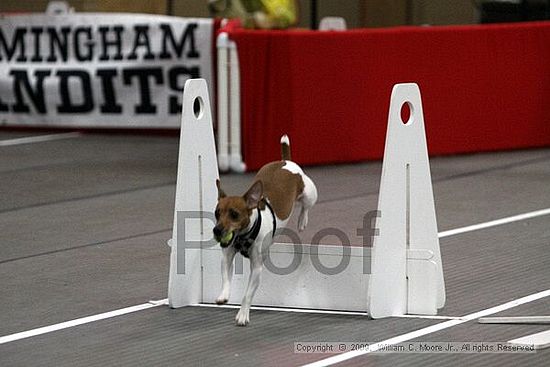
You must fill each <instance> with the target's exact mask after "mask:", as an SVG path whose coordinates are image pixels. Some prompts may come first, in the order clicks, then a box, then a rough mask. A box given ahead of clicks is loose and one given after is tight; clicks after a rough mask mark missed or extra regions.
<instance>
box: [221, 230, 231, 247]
mask: <svg viewBox="0 0 550 367" xmlns="http://www.w3.org/2000/svg"><path fill="white" fill-rule="evenodd" d="M232 239H233V232H227V234H226V235H225V236H223V237H222V238H221V239H220V243H223V244H226V243H229V241H231V240H232Z"/></svg>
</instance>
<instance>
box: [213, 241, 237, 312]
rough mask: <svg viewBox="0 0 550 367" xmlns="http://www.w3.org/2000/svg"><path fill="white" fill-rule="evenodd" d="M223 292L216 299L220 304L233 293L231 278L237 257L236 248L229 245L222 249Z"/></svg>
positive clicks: (225, 301)
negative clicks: (234, 260)
mask: <svg viewBox="0 0 550 367" xmlns="http://www.w3.org/2000/svg"><path fill="white" fill-rule="evenodd" d="M222 253H223V258H222V292H221V293H220V296H219V297H218V298H217V299H216V303H217V304H218V305H223V304H224V303H227V301H228V300H229V294H230V293H231V278H232V277H233V259H234V258H235V254H236V253H237V251H235V248H234V247H233V246H228V247H226V248H223V249H222Z"/></svg>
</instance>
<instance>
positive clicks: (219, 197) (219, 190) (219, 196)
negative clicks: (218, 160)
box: [216, 179, 227, 200]
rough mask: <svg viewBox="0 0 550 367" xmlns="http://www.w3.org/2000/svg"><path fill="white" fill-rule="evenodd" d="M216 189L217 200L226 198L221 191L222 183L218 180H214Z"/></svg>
mask: <svg viewBox="0 0 550 367" xmlns="http://www.w3.org/2000/svg"><path fill="white" fill-rule="evenodd" d="M216 187H217V188H218V200H220V199H221V198H224V197H226V196H227V195H226V194H225V192H224V191H223V189H222V183H221V182H220V180H219V179H216Z"/></svg>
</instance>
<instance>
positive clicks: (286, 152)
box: [281, 134, 290, 161]
mask: <svg viewBox="0 0 550 367" xmlns="http://www.w3.org/2000/svg"><path fill="white" fill-rule="evenodd" d="M281 159H282V160H283V161H290V140H289V139H288V135H286V134H285V135H283V136H281Z"/></svg>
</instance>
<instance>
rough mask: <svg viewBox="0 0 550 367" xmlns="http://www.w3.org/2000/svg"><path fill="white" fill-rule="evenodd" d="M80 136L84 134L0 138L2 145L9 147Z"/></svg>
mask: <svg viewBox="0 0 550 367" xmlns="http://www.w3.org/2000/svg"><path fill="white" fill-rule="evenodd" d="M80 136H82V134H81V133H79V132H71V133H61V134H49V135H36V136H27V137H24V138H16V139H8V140H0V147H9V146H12V145H21V144H31V143H41V142H45V141H52V140H61V139H70V138H78V137H80Z"/></svg>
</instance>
